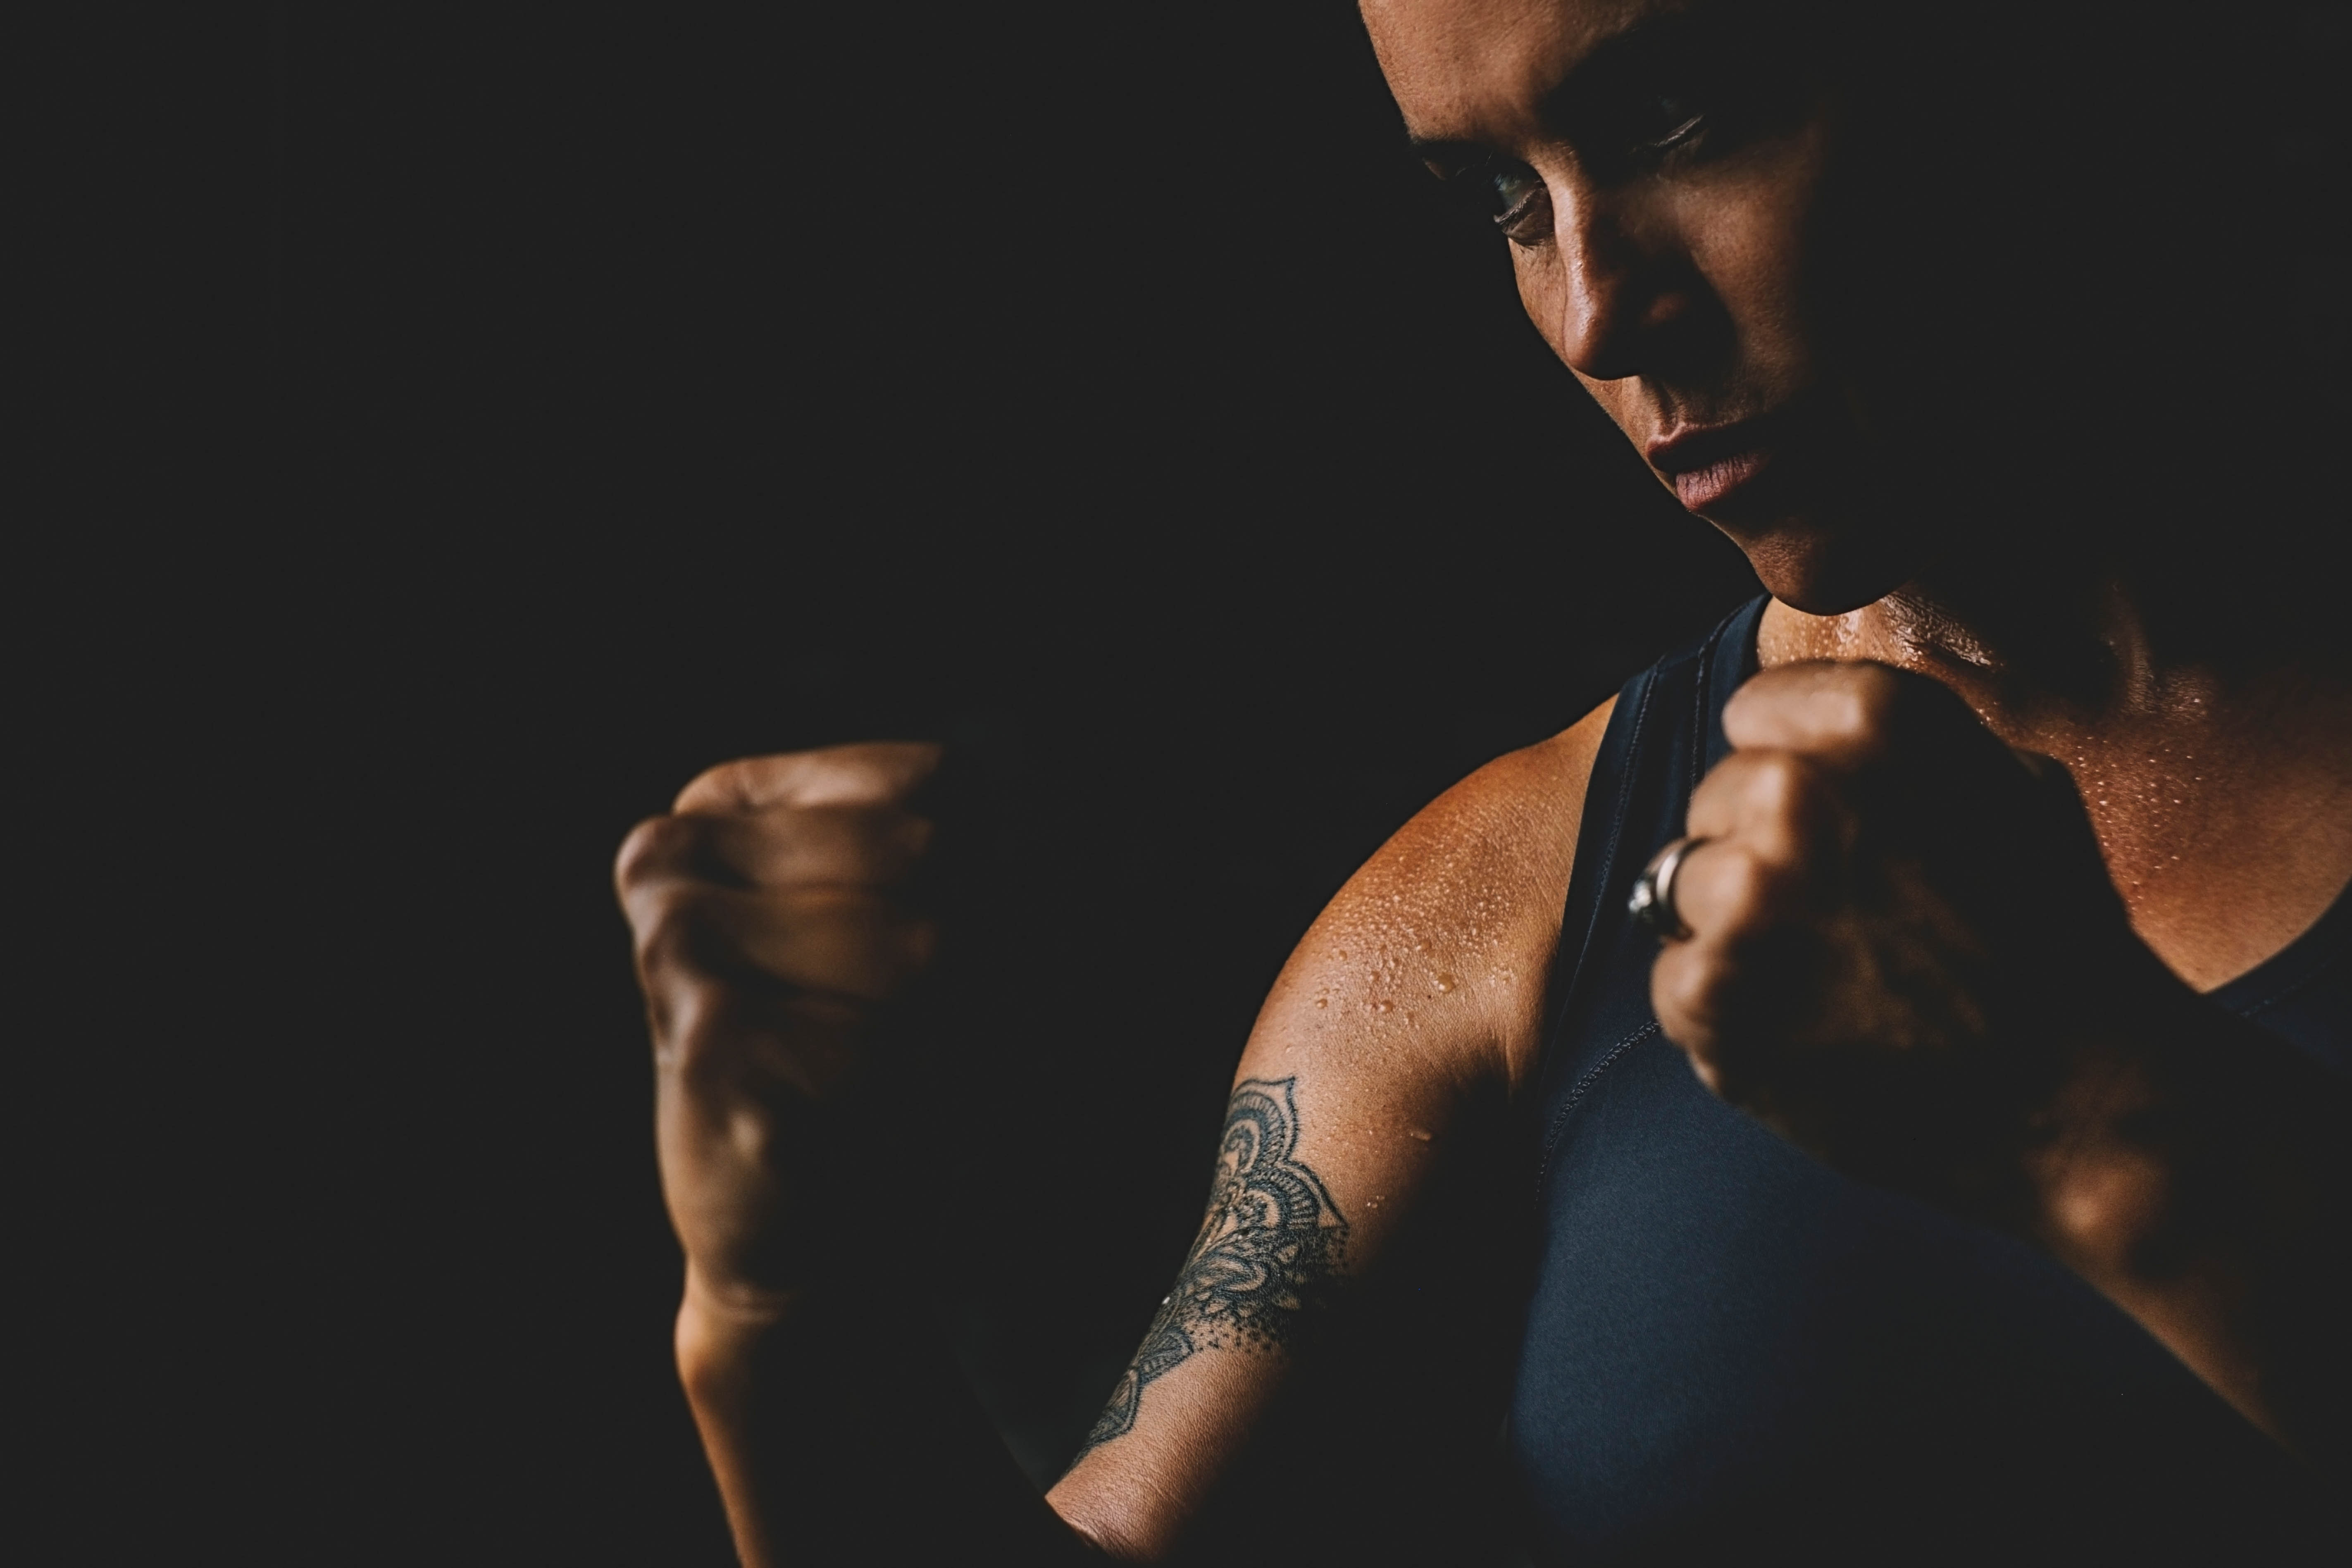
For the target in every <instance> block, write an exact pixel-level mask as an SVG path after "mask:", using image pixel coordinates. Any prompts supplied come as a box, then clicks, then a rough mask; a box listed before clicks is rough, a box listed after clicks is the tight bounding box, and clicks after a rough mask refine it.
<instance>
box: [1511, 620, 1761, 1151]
mask: <svg viewBox="0 0 2352 1568" xmlns="http://www.w3.org/2000/svg"><path fill="white" fill-rule="evenodd" d="M1769 603H1770V600H1769V598H1766V597H1758V598H1756V599H1753V600H1751V601H1749V602H1748V603H1747V604H1745V605H1741V606H1739V608H1738V609H1736V610H1734V611H1733V612H1732V613H1731V614H1730V615H1728V616H1726V617H1724V619H1723V621H1722V622H1721V623H1720V624H1719V625H1717V626H1716V628H1715V629H1714V630H1713V631H1712V632H1710V633H1708V634H1707V636H1706V638H1705V639H1704V640H1702V641H1701V642H1699V643H1698V644H1696V646H1694V647H1687V648H1685V649H1683V650H1682V651H1681V652H1679V653H1675V654H1672V655H1669V656H1668V657H1666V658H1662V659H1660V660H1659V661H1658V662H1657V663H1656V664H1654V665H1652V666H1651V667H1650V668H1647V669H1645V670H1643V672H1642V673H1641V674H1639V675H1637V676H1635V677H1633V679H1631V680H1629V681H1627V682H1626V683H1625V687H1624V689H1623V690H1622V691H1621V692H1619V693H1618V696H1617V706H1616V710H1614V711H1613V712H1612V714H1611V715H1610V718H1609V728H1608V730H1607V731H1606V733H1605V734H1604V735H1603V736H1602V738H1601V751H1600V753H1599V755H1598V756H1597V757H1596V758H1595V759H1594V761H1593V765H1592V779H1591V784H1589V785H1588V786H1587V787H1586V790H1585V795H1584V819H1583V823H1582V826H1580V829H1579V831H1578V836H1577V844H1576V858H1575V860H1574V863H1573V869H1572V870H1571V872H1570V878H1569V885H1568V907H1567V910H1566V913H1565V914H1564V915H1563V917H1562V919H1561V921H1560V931H1559V954H1558V957H1557V958H1556V959H1555V960H1554V961H1553V970H1552V974H1551V979H1550V986H1549V994H1548V997H1547V1003H1546V1005H1547V1012H1548V1016H1547V1018H1546V1024H1545V1030H1544V1058H1543V1066H1542V1069H1541V1073H1540V1075H1539V1078H1538V1084H1539V1090H1538V1097H1537V1103H1538V1105H1540V1106H1543V1107H1547V1108H1550V1109H1548V1110H1547V1111H1546V1115H1547V1119H1548V1120H1549V1118H1550V1116H1551V1114H1552V1112H1553V1111H1554V1110H1559V1109H1560V1107H1559V1100H1560V1098H1561V1096H1562V1094H1563V1093H1564V1092H1566V1091H1567V1086H1568V1085H1570V1084H1572V1083H1573V1082H1575V1081H1578V1080H1580V1079H1582V1077H1583V1076H1584V1075H1585V1074H1586V1073H1588V1072H1590V1071H1591V1070H1593V1069H1594V1068H1596V1067H1597V1066H1600V1065H1605V1062H1604V1061H1602V1059H1601V1058H1605V1057H1608V1056H1609V1055H1610V1054H1611V1053H1612V1052H1614V1051H1622V1050H1623V1049H1624V1048H1625V1047H1628V1046H1631V1045H1632V1044H1633V1043H1634V1042H1635V1041H1636V1040H1638V1039H1640V1038H1642V1037H1644V1036H1645V1035H1646V1034H1647V1033H1648V1032H1651V1031H1654V1029H1655V1028H1656V1021H1655V1019H1654V1018H1652V1017H1650V1016H1649V985H1648V978H1649V965H1648V963H1647V962H1646V957H1647V952H1648V948H1649V945H1651V944H1649V943H1648V942H1646V941H1643V942H1633V941H1632V940H1631V939H1633V938H1639V937H1641V936H1642V934H1643V933H1641V932H1640V931H1638V930H1636V929H1635V928H1633V925H1632V922H1631V921H1630V920H1629V919H1628V918H1627V916H1626V913H1625V902H1626V900H1627V899H1628V898H1629V897H1630V896H1631V894H1632V892H1633V879H1634V878H1636V877H1637V876H1639V875H1640V874H1641V871H1642V868H1643V866H1644V865H1646V864H1648V862H1649V859H1650V857H1651V856H1652V855H1654V854H1655V853H1656V852H1657V850H1658V849H1659V847H1662V846H1663V845H1664V844H1666V843H1667V842H1668V841H1669V840H1671V839H1673V838H1675V837H1678V836H1680V834H1681V833H1682V831H1683V818H1684V815H1685V811H1686V810H1687V809H1688V807H1689V805H1690V797H1691V793H1692V792H1693V791H1694V790H1696V788H1697V787H1698V782H1699V780H1700V779H1702V778H1704V777H1705V776H1706V772H1707V770H1708V769H1709V768H1711V767H1713V766H1714V765H1715V764H1716V763H1718V762H1720V761H1722V760H1723V758H1724V757H1725V756H1726V755H1727V754H1728V753H1729V752H1730V750H1731V745H1730V742H1728V741H1727V740H1726V739H1725V738H1724V734H1723V706H1724V704H1725V703H1726V702H1727V701H1728V700H1730V697H1731V693H1732V692H1733V691H1735V690H1737V689H1738V688H1739V686H1740V684H1741V683H1742V682H1743V681H1745V680H1746V679H1748V676H1750V675H1752V674H1753V673H1755V670H1756V632H1757V627H1758V626H1759V623H1760V622H1761V621H1762V619H1763V615H1764V606H1765V605H1767V604H1769ZM1633 947H1639V948H1640V949H1641V952H1640V953H1639V955H1638V956H1639V957H1640V958H1641V960H1642V962H1640V963H1638V974H1637V975H1634V976H1633V977H1632V978H1634V979H1638V981H1639V984H1638V985H1637V986H1633V985H1629V984H1626V982H1627V980H1628V978H1629V976H1628V974H1627V965H1626V963H1625V962H1624V960H1625V959H1626V958H1627V956H1628V952H1627V951H1626V950H1628V949H1630V948H1633ZM1645 1023H1646V1024H1647V1026H1648V1027H1647V1029H1644V1028H1643V1025H1644V1024H1645Z"/></svg>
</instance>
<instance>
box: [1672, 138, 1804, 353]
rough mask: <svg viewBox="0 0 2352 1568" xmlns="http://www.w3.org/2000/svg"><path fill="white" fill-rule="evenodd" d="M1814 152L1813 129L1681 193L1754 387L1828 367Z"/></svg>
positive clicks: (1707, 279) (1698, 257)
mask: <svg viewBox="0 0 2352 1568" xmlns="http://www.w3.org/2000/svg"><path fill="white" fill-rule="evenodd" d="M1820 152H1821V149H1820V145H1819V138H1818V137H1817V136H1800V137H1796V138H1792V139H1791V141H1790V143H1789V144H1787V145H1784V146H1782V147H1780V148H1776V149H1774V150H1773V155H1771V156H1769V157H1763V158H1758V159H1757V160H1755V161H1754V163H1751V164H1749V165H1748V166H1746V167H1742V168H1738V169H1733V170H1728V171H1726V172H1725V174H1724V176H1723V177H1722V178H1721V179H1720V180H1717V181H1710V182H1707V183H1706V185H1704V186H1701V185H1694V186H1692V187H1689V188H1686V189H1685V190H1684V191H1683V192H1681V193H1678V195H1679V196H1680V203H1679V205H1682V206H1683V207H1684V209H1685V210H1684V211H1683V212H1681V213H1680V214H1678V215H1677V216H1678V220H1679V221H1678V223H1677V227H1678V228H1679V229H1680V231H1681V232H1682V233H1684V234H1685V235H1688V236H1689V237H1690V246H1691V250H1690V256H1691V263H1692V266H1693V268H1695V269H1696V272H1697V274H1698V277H1699V279H1701V281H1702V283H1703V285H1704V287H1705V288H1706V291H1707V292H1708V294H1710V295H1711V296H1712V303H1713V305H1714V307H1715V308H1716V309H1717V310H1721V311H1722V313H1723V316H1724V319H1725V320H1726V321H1727V323H1728V324H1729V328H1730V334H1731V339H1732V353H1733V355H1734V357H1735V359H1736V361H1737V363H1738V367H1739V373H1740V379H1742V380H1743V381H1746V382H1748V383H1750V384H1754V385H1756V386H1759V388H1763V387H1776V386H1777V387H1779V388H1782V389H1785V390H1788V391H1794V390H1796V389H1797V388H1799V387H1801V386H1803V385H1805V384H1808V383H1810V382H1811V381H1813V380H1814V379H1816V377H1817V376H1818V375H1819V374H1821V373H1822V371H1823V370H1825V369H1826V368H1827V367H1826V366H1824V365H1822V364H1821V363H1819V362H1820V360H1821V359H1822V353H1821V348H1822V325H1823V322H1822V309H1821V308H1820V304H1819V303H1818V297H1819V296H1821V295H1822V293H1823V292H1824V290H1823V289H1822V287H1821V284H1822V280H1823V279H1824V278H1825V276H1826V274H1825V273H1824V271H1823V268H1822V263H1823V262H1824V260H1825V259H1827V258H1825V257H1824V255H1823V248H1824V239H1825V234H1824V230H1823V226H1822V223H1821V222H1820V216H1821V212H1820V209H1821V205H1822V204H1821V200H1820V196H1821V168H1820Z"/></svg>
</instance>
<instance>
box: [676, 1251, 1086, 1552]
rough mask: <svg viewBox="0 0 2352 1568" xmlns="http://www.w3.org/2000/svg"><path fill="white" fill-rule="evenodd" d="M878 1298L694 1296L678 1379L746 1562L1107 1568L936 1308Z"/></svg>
mask: <svg viewBox="0 0 2352 1568" xmlns="http://www.w3.org/2000/svg"><path fill="white" fill-rule="evenodd" d="M876 1295H877V1291H876V1289H875V1288H874V1287H871V1286H867V1287H864V1288H852V1287H847V1286H835V1287H817V1288H812V1289H807V1290H804V1291H800V1292H796V1293H794V1295H793V1297H792V1298H791V1299H790V1300H787V1301H785V1302H783V1303H782V1304H780V1305H778V1306H776V1307H775V1308H774V1309H773V1310H747V1309H740V1308H730V1307H729V1306H728V1305H726V1304H724V1303H721V1302H718V1301H714V1300H709V1299H708V1298H707V1297H706V1296H704V1295H703V1294H702V1293H700V1292H698V1291H697V1290H696V1289H693V1288H692V1287H691V1286H689V1288H688V1295H687V1300H686V1302H685V1304H684V1305H683V1306H682V1307H681V1309H680V1310H679V1313H678V1321H677V1359H678V1371H679V1375H680V1378H681V1380H682V1381H683V1382H684V1384H685V1385H686V1391H687V1396H688V1402H689V1404H690V1405H691V1406H692V1408H693V1411H694V1416H695V1422H696V1425H697V1426H699V1427H700V1429H701V1433H702V1441H703V1447H704V1449H705V1451H706V1452H707V1453H708V1454H709V1458H710V1466H711V1469H712V1471H713V1473H714V1475H715V1476H716V1477H717V1479H718V1481H719V1492H720V1495H721V1497H722V1498H723V1499H724V1500H725V1503H726V1507H727V1515H728V1520H729V1522H730V1524H731V1525H732V1527H733V1529H734V1532H735V1541H736V1546H737V1550H738V1551H739V1552H740V1553H741V1555H742V1558H743V1561H744V1562H745V1563H747V1564H751V1565H752V1568H770V1565H772V1564H783V1563H792V1564H803V1563H806V1564H829V1563H877V1562H929V1561H940V1562H948V1561H958V1560H974V1559H977V1560H986V1561H1003V1562H1018V1563H1041V1564H1050V1563H1087V1562H1098V1561H1101V1560H1102V1556H1101V1554H1100V1553H1099V1552H1096V1551H1095V1550H1094V1549H1093V1548H1092V1547H1091V1546H1090V1545H1089V1544H1088V1543H1087V1542H1086V1540H1085V1538H1083V1537H1082V1536H1080V1535H1079V1534H1077V1532H1076V1531H1073V1530H1072V1529H1071V1528H1070V1527H1069V1526H1067V1525H1066V1524H1065V1523H1063V1522H1062V1521H1061V1520H1060V1518H1059V1517H1058V1516H1057V1515H1056V1514H1055V1512H1054V1510H1052V1508H1050V1507H1049V1506H1048V1505H1047V1504H1046V1502H1045V1500H1044V1499H1043V1498H1041V1497H1040V1496H1038V1494H1037V1492H1036V1489H1034V1487H1032V1486H1031V1485H1030V1483H1029V1480H1028V1479H1027V1478H1026V1477H1024V1475H1022V1474H1021V1472H1020V1471H1019V1469H1018V1468H1015V1467H1014V1465H1013V1461H1012V1458H1011V1457H1010V1456H1009V1455H1007V1454H1006V1453H1005V1451H1004V1448H1003V1444H1002V1442H1001V1441H1000V1440H999V1439H998V1437H997V1435H996V1433H995V1431H994V1430H993V1429H992V1427H991V1426H990V1424H989V1422H988V1420H987V1418H986V1417H985V1415H983V1414H982V1412H981V1410H980V1408H979V1406H978V1405H977V1403H976V1402H975V1401H974V1400H973V1398H972V1396H971V1391H970V1390H969V1388H968V1387H966V1385H965V1384H964V1382H963V1379H962V1376H961V1373H960V1371H959V1370H958V1369H957V1367H956V1366H955V1364H954V1361H953V1358H952V1357H951V1356H950V1355H949V1354H948V1352H946V1350H945V1348H944V1347H943V1346H942V1345H941V1344H940V1341H939V1336H938V1334H937V1331H936V1330H935V1329H934V1328H933V1326H932V1325H931V1323H930V1321H929V1315H928V1313H926V1312H924V1311H923V1310H920V1309H919V1308H918V1307H910V1306H908V1304H906V1303H904V1302H903V1301H891V1300H877V1299H875V1297H876Z"/></svg>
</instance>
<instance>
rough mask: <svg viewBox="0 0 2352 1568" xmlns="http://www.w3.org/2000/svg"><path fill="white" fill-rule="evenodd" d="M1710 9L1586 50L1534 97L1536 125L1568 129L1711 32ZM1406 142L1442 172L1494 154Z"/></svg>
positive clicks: (1653, 21) (1448, 143)
mask: <svg viewBox="0 0 2352 1568" xmlns="http://www.w3.org/2000/svg"><path fill="white" fill-rule="evenodd" d="M1714 9H1715V8H1714V7H1712V6H1695V7H1693V8H1692V9H1690V10H1675V11H1669V12H1665V13H1664V14H1659V13H1652V14H1651V15H1649V16H1641V17H1637V18H1635V19H1634V20H1633V21H1632V22H1630V23H1628V24H1627V25H1626V26H1623V27H1622V28H1620V29H1618V30H1617V31H1616V32H1614V33H1612V34H1610V35H1609V36H1608V37H1604V38H1602V39H1601V41H1600V42H1598V43H1596V44H1594V45H1593V46H1592V47H1591V48H1590V49H1588V50H1587V51H1585V55H1584V58H1582V59H1580V60H1579V61H1577V62H1576V64H1575V65H1573V66H1572V67H1570V68H1569V70H1568V71H1567V73H1566V74H1565V75H1563V76H1562V77H1561V78H1560V79H1559V81H1557V82H1555V83H1553V84H1552V85H1551V86H1550V87H1549V88H1546V89H1544V90H1543V92H1542V94H1541V95H1540V96H1539V97H1538V99H1537V100H1536V118H1537V120H1538V121H1540V122H1541V123H1543V124H1546V125H1552V126H1570V125H1573V124H1575V123H1576V121H1579V120H1580V119H1584V118H1586V117H1587V116H1586V114H1585V113H1584V112H1583V111H1584V110H1587V109H1588V108H1589V107H1590V106H1591V105H1593V104H1596V103H1600V102H1603V101H1606V100H1607V99H1608V97H1609V95H1610V93H1611V91H1612V89H1615V90H1622V89H1624V88H1625V87H1626V86H1627V85H1629V84H1630V83H1632V82H1633V81H1634V80H1635V79H1638V77H1639V75H1640V73H1641V72H1642V71H1643V69H1644V68H1647V67H1648V66H1650V65H1651V64H1652V63H1653V62H1654V61H1655V60H1657V59H1658V58H1660V57H1661V56H1663V55H1665V54H1668V53H1670V52H1672V51H1673V50H1674V49H1675V47H1676V46H1679V45H1683V44H1685V43H1686V42H1687V41H1688V40H1690V39H1691V38H1692V37H1693V36H1694V35H1697V34H1704V33H1706V32H1709V31H1712V30H1713V28H1712V27H1711V26H1709V23H1710V21H1711V20H1712V17H1711V13H1712V12H1713V10H1714ZM1405 143H1406V145H1407V146H1408V147H1409V148H1411V149H1412V154H1413V156H1415V157H1417V158H1419V159H1421V160H1422V161H1423V162H1424V163H1433V164H1436V165H1438V166H1439V167H1440V168H1445V169H1452V168H1457V167H1460V166H1463V165H1466V164H1469V163H1476V162H1477V161H1478V160H1479V159H1481V158H1485V157H1487V156H1489V155H1490V154H1491V153H1494V152H1495V151H1496V149H1495V148H1494V147H1492V146H1491V145H1489V144H1488V143H1486V142H1481V141H1478V140H1476V139H1475V138H1472V137H1460V136H1414V135H1412V134H1411V133H1410V132H1408V133H1407V135H1406V137H1405Z"/></svg>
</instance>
